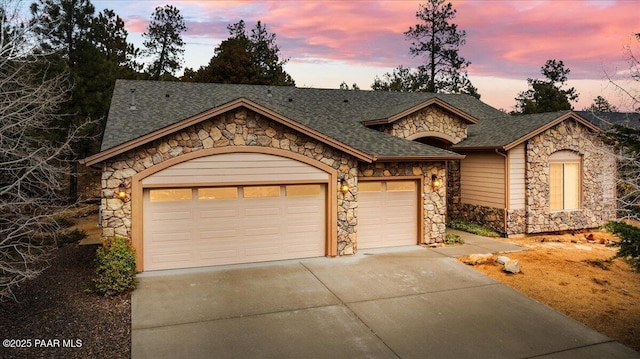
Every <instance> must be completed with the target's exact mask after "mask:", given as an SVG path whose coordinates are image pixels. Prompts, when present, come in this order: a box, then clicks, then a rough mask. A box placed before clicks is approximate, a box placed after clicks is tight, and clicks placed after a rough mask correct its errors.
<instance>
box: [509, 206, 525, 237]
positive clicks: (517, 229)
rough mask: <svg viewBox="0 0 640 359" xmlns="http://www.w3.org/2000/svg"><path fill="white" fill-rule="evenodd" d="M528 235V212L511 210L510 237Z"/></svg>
mask: <svg viewBox="0 0 640 359" xmlns="http://www.w3.org/2000/svg"><path fill="white" fill-rule="evenodd" d="M525 233H527V212H526V211H525V210H524V209H511V210H508V211H507V231H506V233H505V234H507V235H508V236H511V235H516V234H525Z"/></svg>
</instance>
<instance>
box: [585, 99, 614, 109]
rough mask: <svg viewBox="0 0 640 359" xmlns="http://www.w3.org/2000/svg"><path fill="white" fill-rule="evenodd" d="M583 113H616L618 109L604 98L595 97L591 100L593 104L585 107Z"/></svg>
mask: <svg viewBox="0 0 640 359" xmlns="http://www.w3.org/2000/svg"><path fill="white" fill-rule="evenodd" d="M584 111H591V112H593V113H604V112H617V111H618V108H617V107H616V106H614V105H612V104H611V103H609V101H607V99H606V98H604V97H602V96H597V97H596V98H594V99H593V103H592V104H591V105H590V106H589V107H586V108H585V109H584Z"/></svg>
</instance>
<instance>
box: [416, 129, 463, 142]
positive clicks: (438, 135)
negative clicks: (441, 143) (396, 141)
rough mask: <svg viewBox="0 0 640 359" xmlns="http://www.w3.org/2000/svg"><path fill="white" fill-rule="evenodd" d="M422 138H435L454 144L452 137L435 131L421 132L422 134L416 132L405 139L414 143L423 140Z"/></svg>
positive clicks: (454, 140)
mask: <svg viewBox="0 0 640 359" xmlns="http://www.w3.org/2000/svg"><path fill="white" fill-rule="evenodd" d="M423 137H435V138H439V139H442V140H445V141H448V142H450V143H452V144H455V143H456V139H455V138H453V136H450V135H448V134H446V133H442V132H436V131H422V132H416V133H414V134H413V135H410V136H409V137H407V140H409V141H414V140H417V139H419V138H423Z"/></svg>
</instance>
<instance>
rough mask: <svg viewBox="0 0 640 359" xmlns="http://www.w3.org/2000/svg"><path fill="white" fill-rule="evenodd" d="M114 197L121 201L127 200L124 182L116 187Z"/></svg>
mask: <svg viewBox="0 0 640 359" xmlns="http://www.w3.org/2000/svg"><path fill="white" fill-rule="evenodd" d="M116 197H117V198H119V199H121V200H123V201H124V200H125V199H126V198H127V185H125V184H124V182H122V183H120V185H119V186H118V191H117V192H116Z"/></svg>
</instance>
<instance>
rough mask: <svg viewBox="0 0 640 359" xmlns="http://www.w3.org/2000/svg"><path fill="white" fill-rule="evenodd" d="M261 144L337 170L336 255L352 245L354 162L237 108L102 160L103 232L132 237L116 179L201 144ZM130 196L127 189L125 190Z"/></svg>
mask: <svg viewBox="0 0 640 359" xmlns="http://www.w3.org/2000/svg"><path fill="white" fill-rule="evenodd" d="M228 146H262V147H271V148H279V149H282V150H286V151H290V152H293V153H298V154H301V155H304V156H306V157H309V158H312V159H315V160H317V161H320V162H322V163H324V164H326V165H328V166H330V167H332V168H334V169H336V170H337V171H338V177H339V178H340V179H342V178H344V179H345V180H346V181H347V183H348V184H349V187H350V188H351V192H348V193H347V194H346V195H343V194H342V193H341V192H340V191H339V189H337V193H336V194H335V195H336V196H337V197H338V254H340V255H342V254H353V253H354V252H355V250H356V246H355V242H356V226H357V212H356V211H357V201H356V196H357V175H358V169H357V166H358V161H357V160H356V159H355V158H353V157H352V156H350V155H348V154H345V153H343V152H341V151H338V150H336V149H333V148H331V147H329V146H326V145H324V144H323V143H321V142H319V141H316V140H314V139H312V138H310V137H308V136H306V135H303V134H300V133H298V132H295V131H293V130H291V129H290V128H288V127H286V126H283V125H281V124H279V123H277V122H275V121H272V120H270V119H267V118H265V117H263V116H261V115H259V114H257V113H255V112H253V111H247V110H245V109H237V110H235V111H231V112H228V113H225V114H222V115H219V116H216V117H214V118H212V119H209V120H205V121H203V122H201V123H198V124H196V125H194V126H191V127H188V128H185V129H183V130H181V131H178V132H177V133H173V134H170V135H168V136H166V137H163V138H161V139H158V140H155V141H153V142H151V143H148V144H145V145H143V146H141V147H139V148H136V149H133V150H131V151H128V152H126V153H123V154H121V155H118V156H116V157H114V158H111V159H110V160H108V161H106V162H105V163H103V171H102V203H101V206H102V209H103V212H102V216H103V232H102V234H103V236H113V235H120V236H125V237H130V236H131V201H130V199H129V198H130V197H129V198H128V199H127V200H126V201H125V202H123V201H121V200H119V199H116V198H114V193H115V191H116V190H117V189H118V186H119V185H120V183H121V182H123V181H124V182H125V184H126V185H127V189H128V190H130V188H131V177H132V176H133V175H135V174H136V173H138V172H141V171H143V170H145V169H147V168H150V167H152V166H154V165H157V164H159V163H161V162H163V161H166V160H168V159H170V158H174V157H178V156H181V155H183V154H186V153H189V152H194V151H198V150H201V149H206V148H218V147H228ZM129 195H130V194H129Z"/></svg>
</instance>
